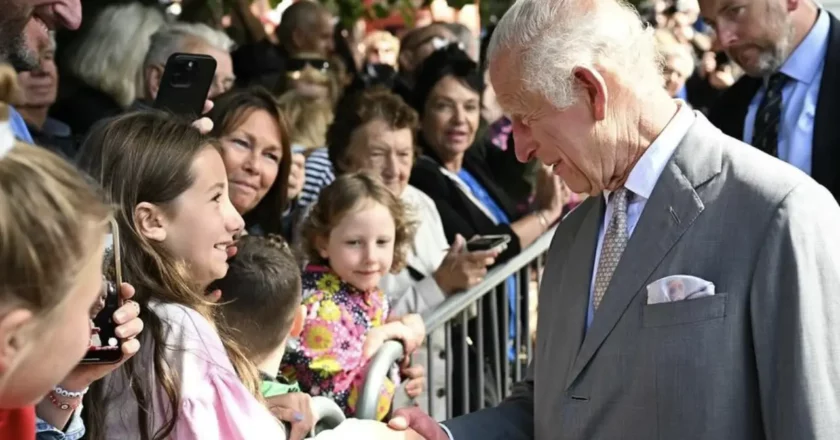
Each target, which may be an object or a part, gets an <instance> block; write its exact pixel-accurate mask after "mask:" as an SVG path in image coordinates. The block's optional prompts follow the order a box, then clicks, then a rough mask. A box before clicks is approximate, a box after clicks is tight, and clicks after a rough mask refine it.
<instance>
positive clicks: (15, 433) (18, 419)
mask: <svg viewBox="0 0 840 440" xmlns="http://www.w3.org/2000/svg"><path fill="white" fill-rule="evenodd" d="M34 438H35V407H34V406H27V407H23V408H17V409H0V440H28V439H34Z"/></svg>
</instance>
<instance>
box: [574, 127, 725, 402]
mask: <svg viewBox="0 0 840 440" xmlns="http://www.w3.org/2000/svg"><path fill="white" fill-rule="evenodd" d="M713 135H717V136H720V132H719V131H717V130H716V129H715V128H714V127H713V126H712V125H711V124H710V123H709V122H708V121H707V120H706V119H705V118H703V117H702V116H699V115H698V116H697V121H696V122H695V123H694V125H692V127H691V129H690V130H689V132H688V134H687V135H686V136H685V138H683V140H682V142H681V143H680V145H679V146H678V147H677V150H676V151H675V152H674V156H673V157H672V158H671V160H670V161H669V162H668V165H667V166H666V167H665V169H664V170H663V171H662V175H661V176H660V177H659V180H658V181H657V183H656V186H655V187H654V190H653V193H652V194H651V197H650V199H649V200H648V201H647V203H646V204H645V208H644V211H643V212H642V216H641V218H640V219H639V222H638V224H637V225H636V229H635V230H634V232H633V235H632V236H631V237H630V241H629V242H628V243H627V248H626V249H625V250H624V254H622V257H621V260H620V261H619V263H618V266H617V267H616V270H615V273H613V277H612V281H611V282H610V285H609V287H608V288H607V291H606V293H605V294H604V299H603V300H602V302H601V305H600V307H599V308H598V311H597V312H596V313H595V319H594V320H593V321H592V326H591V327H590V328H589V331H588V332H587V333H586V336H585V337H584V339H583V345H582V346H581V348H580V351H579V352H578V356H577V359H576V360H575V362H574V366H573V368H572V370H571V374H570V375H569V380H568V382H567V387H568V386H571V385H572V384H573V383H574V381H575V379H577V377H578V376H579V375H580V374H581V373H582V372H583V370H584V368H585V367H586V365H587V364H588V363H589V361H590V360H591V359H592V357H593V356H594V355H595V352H596V351H597V350H598V348H599V347H600V346H601V344H602V343H603V342H604V340H605V339H606V338H607V336H609V334H610V333H611V332H612V330H613V328H615V325H616V324H617V323H618V321H619V319H621V316H622V315H623V314H624V312H625V310H627V307H628V306H629V305H630V303H631V301H633V298H635V297H636V295H637V294H638V293H639V291H641V290H642V289H643V288H644V287H645V285H646V284H647V283H648V280H649V278H650V276H651V274H652V273H653V272H654V270H656V268H657V267H658V266H659V264H660V263H661V262H662V260H663V259H664V258H665V256H666V255H667V254H668V252H669V251H670V250H671V248H672V247H673V246H674V245H675V244H676V243H677V241H679V239H680V237H682V236H683V234H684V233H685V231H686V230H688V228H689V227H691V225H692V224H693V223H694V220H696V219H697V217H698V216H699V215H700V213H701V212H703V209H704V205H703V202H702V201H701V199H700V196H699V195H698V194H697V192H696V191H695V188H696V187H697V186H699V185H701V184H702V183H705V182H707V181H708V180H709V179H710V178H711V177H713V176H715V175H717V174H718V173H719V172H720V163H721V159H720V158H721V150H720V146H719V145H718V144H717V143H714V142H710V139H711V136H713ZM704 139H705V140H704ZM572 255H574V254H572ZM582 255H588V254H586V253H582ZM592 258H594V256H593V257H592ZM590 261H591V259H590ZM586 291H587V292H588V291H589V286H588V285H587V287H586Z"/></svg>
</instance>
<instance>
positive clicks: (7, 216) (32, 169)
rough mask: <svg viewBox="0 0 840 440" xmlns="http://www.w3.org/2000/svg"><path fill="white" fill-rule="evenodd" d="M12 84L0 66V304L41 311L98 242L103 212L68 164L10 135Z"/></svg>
mask: <svg viewBox="0 0 840 440" xmlns="http://www.w3.org/2000/svg"><path fill="white" fill-rule="evenodd" d="M15 81H16V73H15V71H14V70H13V69H12V68H10V67H8V66H0V133H2V134H0V138H2V140H0V305H2V307H4V308H5V307H9V306H11V307H24V308H27V309H29V310H31V311H32V312H33V313H36V314H46V313H49V312H51V311H52V310H54V309H55V308H56V307H57V306H58V305H59V304H61V302H62V301H63V300H64V299H65V298H67V297H68V293H69V292H70V290H71V289H72V286H73V285H74V284H75V281H76V276H77V274H78V273H79V272H80V269H81V267H82V266H84V265H85V264H86V263H88V262H89V261H90V258H92V257H93V255H94V254H95V253H96V250H97V249H98V247H99V246H100V245H101V238H103V237H104V234H105V225H106V223H107V221H108V218H109V215H110V210H109V209H108V207H107V206H106V205H105V204H104V203H103V202H102V199H101V198H100V196H99V193H98V192H97V191H96V189H95V186H94V185H92V183H91V182H90V181H89V180H87V179H86V178H85V177H84V176H83V175H82V174H81V173H80V172H78V171H77V170H76V168H75V167H73V166H72V165H71V164H69V163H68V162H66V161H65V160H64V159H62V158H60V157H59V156H57V155H55V154H53V153H51V152H49V151H48V150H46V149H44V148H39V147H36V146H32V145H29V144H25V143H23V142H19V141H16V140H13V139H11V129H10V126H9V122H8V119H9V114H10V109H9V107H8V106H7V105H6V104H5V103H6V102H9V101H10V100H11V99H12V98H13V96H15V94H17V93H18V89H17V86H16V83H15ZM9 148H10V149H9Z"/></svg>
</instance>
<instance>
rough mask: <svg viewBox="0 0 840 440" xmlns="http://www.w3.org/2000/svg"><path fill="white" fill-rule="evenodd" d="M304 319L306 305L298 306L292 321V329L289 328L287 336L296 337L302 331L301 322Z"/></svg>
mask: <svg viewBox="0 0 840 440" xmlns="http://www.w3.org/2000/svg"><path fill="white" fill-rule="evenodd" d="M305 320H306V306H300V307H298V308H297V310H295V320H294V321H292V329H291V330H289V336H290V337H292V338H297V337H299V336H300V334H301V333H303V323H304V321H305Z"/></svg>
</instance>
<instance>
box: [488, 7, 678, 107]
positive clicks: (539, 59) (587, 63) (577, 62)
mask: <svg viewBox="0 0 840 440" xmlns="http://www.w3.org/2000/svg"><path fill="white" fill-rule="evenodd" d="M501 51H510V52H511V53H514V54H518V55H519V57H520V58H518V59H516V58H515V61H512V63H513V62H518V63H519V64H520V66H521V69H522V70H521V79H522V85H523V88H524V90H526V91H528V92H532V93H537V94H539V95H541V96H543V97H544V98H546V99H547V100H548V101H549V102H550V103H551V104H553V105H554V106H555V107H557V108H558V109H564V108H567V107H569V106H571V105H573V104H574V103H575V101H576V99H577V97H578V96H579V94H578V92H579V90H578V89H577V83H576V82H575V80H574V78H573V72H574V70H575V68H577V67H585V68H590V69H595V68H596V66H599V65H601V66H604V65H608V66H610V67H611V69H612V70H613V71H615V72H620V75H621V79H622V82H625V83H627V84H631V85H632V86H633V87H634V88H635V89H636V91H637V93H645V91H646V90H653V89H656V88H659V89H661V88H662V87H664V80H663V79H662V75H661V63H660V61H659V56H658V53H657V50H656V43H655V42H654V38H653V32H652V30H651V29H649V28H647V27H646V26H645V25H644V24H642V21H641V19H640V18H639V14H638V12H637V11H636V9H635V8H634V7H633V6H631V5H630V4H628V3H626V2H624V1H622V0H617V1H616V0H518V1H517V2H516V3H514V4H513V5H512V6H511V7H510V9H508V11H507V12H506V13H505V15H504V16H503V17H502V19H501V20H499V23H498V25H497V26H496V29H495V31H494V32H493V36H492V37H491V39H490V44H489V46H488V49H487V58H488V60H490V62H491V63H492V62H493V60H494V59H495V58H496V57H497V56H498V55H499V53H500V52H501ZM506 110H510V109H506Z"/></svg>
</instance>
